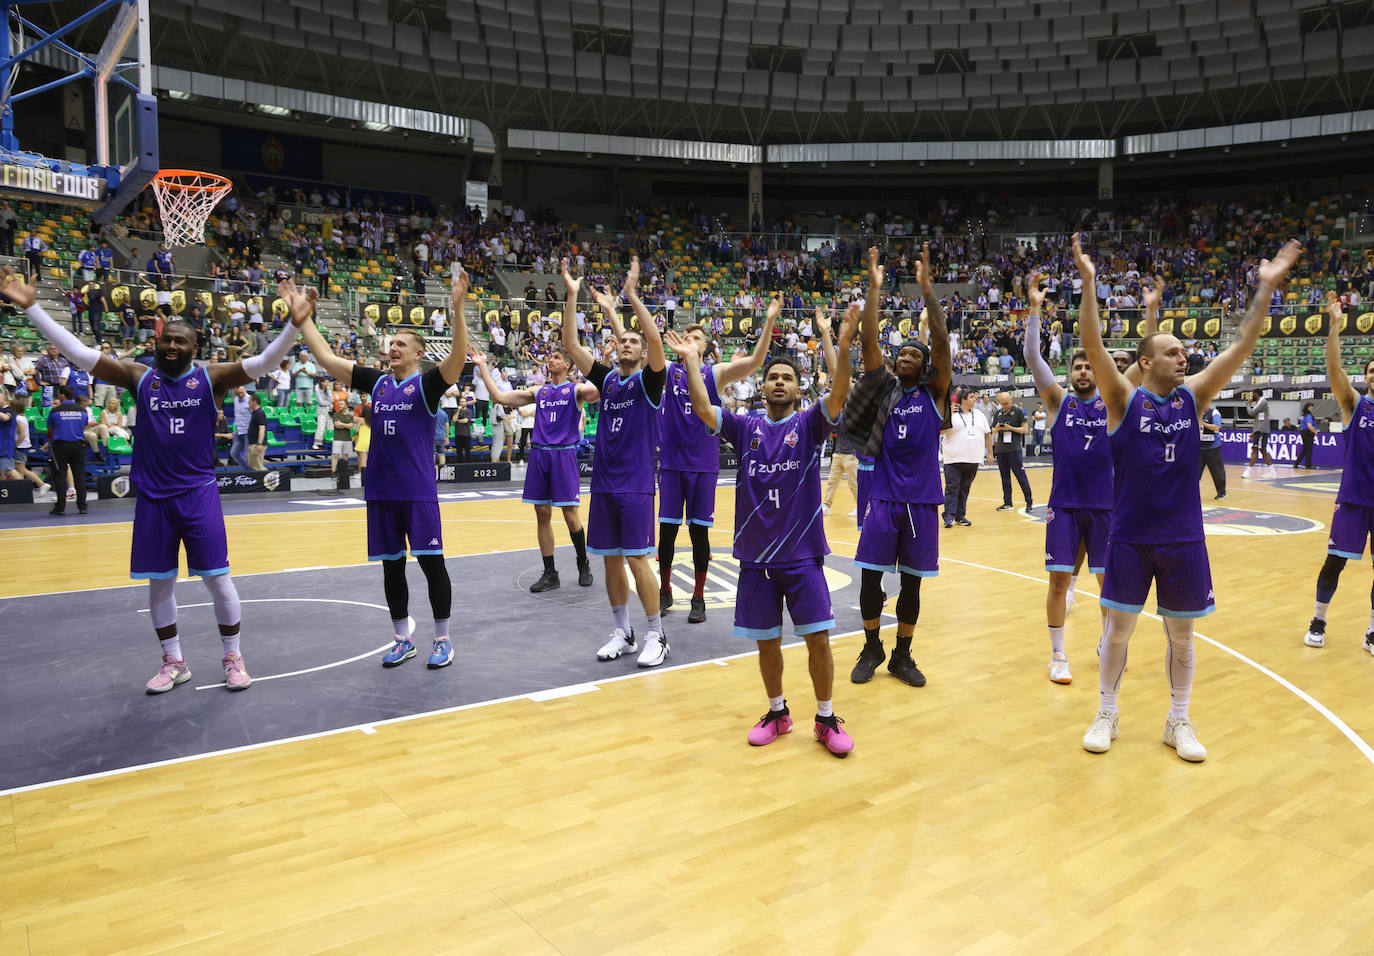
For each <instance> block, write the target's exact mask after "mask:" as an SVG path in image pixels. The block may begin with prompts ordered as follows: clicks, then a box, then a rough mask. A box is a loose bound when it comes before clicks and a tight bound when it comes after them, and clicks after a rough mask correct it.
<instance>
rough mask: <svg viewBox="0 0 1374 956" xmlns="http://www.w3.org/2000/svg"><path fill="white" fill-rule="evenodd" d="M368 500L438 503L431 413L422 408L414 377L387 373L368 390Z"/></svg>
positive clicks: (422, 392)
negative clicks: (370, 404) (369, 441)
mask: <svg viewBox="0 0 1374 956" xmlns="http://www.w3.org/2000/svg"><path fill="white" fill-rule="evenodd" d="M367 467H368V471H369V473H370V474H369V476H368V477H369V479H370V480H369V481H368V483H367V487H366V489H365V490H364V493H363V497H364V498H366V499H367V500H368V501H438V500H439V488H438V485H436V484H435V479H434V413H433V412H431V411H430V410H429V407H428V406H427V405H425V390H424V388H423V387H422V386H421V384H420V373H419V372H416V373H415V374H414V375H412V376H410V377H409V378H407V379H405V380H404V381H401V382H398V381H396V377H395V376H394V375H391V374H390V373H388V374H386V375H383V376H382V377H381V378H379V379H378V380H377V384H376V385H374V386H372V444H371V446H370V447H369V449H368V456H367Z"/></svg>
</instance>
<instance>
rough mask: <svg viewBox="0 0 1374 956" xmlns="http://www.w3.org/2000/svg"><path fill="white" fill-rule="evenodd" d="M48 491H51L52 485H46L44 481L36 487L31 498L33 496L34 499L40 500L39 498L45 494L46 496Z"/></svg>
mask: <svg viewBox="0 0 1374 956" xmlns="http://www.w3.org/2000/svg"><path fill="white" fill-rule="evenodd" d="M50 491H52V485H50V484H48V483H47V482H46V481H45V482H43V483H42V484H41V485H39V486H38V490H37V491H35V492H34V493H33V496H34V497H35V498H41V497H43V496H44V495H46V494H47V493H48V492H50Z"/></svg>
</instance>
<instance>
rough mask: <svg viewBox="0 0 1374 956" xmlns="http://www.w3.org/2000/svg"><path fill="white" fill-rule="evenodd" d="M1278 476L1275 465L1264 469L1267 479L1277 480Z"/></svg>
mask: <svg viewBox="0 0 1374 956" xmlns="http://www.w3.org/2000/svg"><path fill="white" fill-rule="evenodd" d="M1278 476H1279V473H1278V470H1277V469H1275V468H1274V466H1273V465H1270V466H1269V467H1268V468H1266V469H1264V477H1266V478H1277V477H1278Z"/></svg>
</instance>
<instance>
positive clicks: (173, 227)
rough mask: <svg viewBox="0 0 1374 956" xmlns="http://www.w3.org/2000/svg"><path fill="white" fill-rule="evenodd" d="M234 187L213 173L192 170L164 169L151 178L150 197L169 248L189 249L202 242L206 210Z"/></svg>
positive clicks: (207, 213) (207, 211) (207, 217)
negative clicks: (158, 213)
mask: <svg viewBox="0 0 1374 956" xmlns="http://www.w3.org/2000/svg"><path fill="white" fill-rule="evenodd" d="M233 188H234V184H233V183H231V182H230V181H229V180H227V179H225V178H224V177H223V176H217V175H215V174H214V173H198V172H196V171H195V170H192V169H164V170H161V171H159V172H158V174H157V175H156V176H154V177H153V194H154V195H156V196H157V208H158V211H159V212H160V213H161V214H162V237H163V240H164V241H165V242H166V243H167V245H169V246H191V245H198V244H200V243H202V242H204V241H205V221H206V220H207V219H209V218H210V211H211V210H212V209H214V208H215V205H216V204H217V203H218V202H219V201H220V200H221V199H223V198H224V197H225V196H226V195H227V194H228V193H229V190H231V189H233Z"/></svg>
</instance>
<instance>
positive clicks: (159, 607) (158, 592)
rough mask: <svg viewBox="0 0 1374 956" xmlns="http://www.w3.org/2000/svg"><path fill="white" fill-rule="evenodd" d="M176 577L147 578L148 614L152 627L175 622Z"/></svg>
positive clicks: (164, 625)
mask: <svg viewBox="0 0 1374 956" xmlns="http://www.w3.org/2000/svg"><path fill="white" fill-rule="evenodd" d="M176 584H177V579H176V578H149V579H148V616H149V617H151V618H152V620H153V627H155V628H161V627H167V626H169V625H172V624H175V623H176V622H177V599H176V595H175V590H176Z"/></svg>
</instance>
